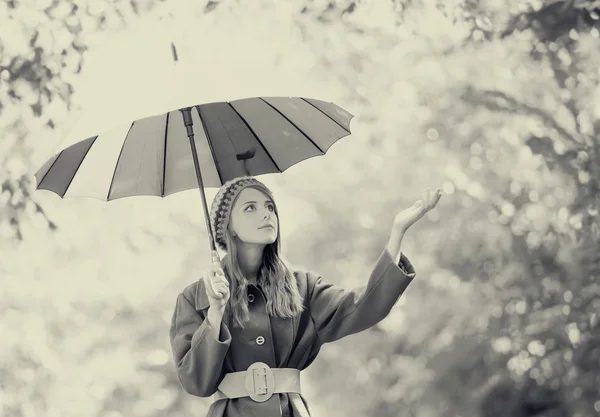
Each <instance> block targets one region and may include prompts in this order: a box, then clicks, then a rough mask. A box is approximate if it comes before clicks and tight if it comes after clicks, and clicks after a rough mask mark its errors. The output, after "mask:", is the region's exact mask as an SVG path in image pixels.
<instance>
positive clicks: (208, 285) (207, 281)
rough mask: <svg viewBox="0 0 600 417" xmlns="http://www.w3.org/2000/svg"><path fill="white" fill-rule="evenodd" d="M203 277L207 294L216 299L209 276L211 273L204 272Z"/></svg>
mask: <svg viewBox="0 0 600 417" xmlns="http://www.w3.org/2000/svg"><path fill="white" fill-rule="evenodd" d="M202 277H203V279H204V283H205V285H204V288H205V289H206V294H207V295H208V296H209V297H211V298H216V294H215V289H214V286H213V283H212V280H211V279H210V276H209V271H204V272H203V273H202Z"/></svg>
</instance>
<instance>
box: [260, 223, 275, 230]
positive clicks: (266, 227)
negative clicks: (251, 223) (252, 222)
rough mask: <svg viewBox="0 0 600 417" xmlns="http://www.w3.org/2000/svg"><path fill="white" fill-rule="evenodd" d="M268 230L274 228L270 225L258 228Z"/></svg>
mask: <svg viewBox="0 0 600 417" xmlns="http://www.w3.org/2000/svg"><path fill="white" fill-rule="evenodd" d="M268 228H271V229H273V230H275V228H274V227H273V226H272V225H270V224H267V225H265V226H261V227H259V229H268Z"/></svg>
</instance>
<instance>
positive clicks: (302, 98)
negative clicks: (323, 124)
mask: <svg viewBox="0 0 600 417" xmlns="http://www.w3.org/2000/svg"><path fill="white" fill-rule="evenodd" d="M300 99H301V100H304V101H305V102H307V103H308V104H310V105H311V106H313V107H314V108H315V109H317V110H319V111H320V112H321V113H323V114H324V115H325V116H326V117H328V118H329V119H331V120H332V121H333V122H334V123H335V124H337V125H338V126H339V127H341V128H342V129H344V130H345V131H346V132H348V133H351V132H350V131H349V130H348V129H346V128H345V127H344V126H342V125H341V124H339V123H338V122H337V121H336V120H335V119H332V118H331V117H329V115H328V114H327V113H325V112H324V111H323V110H321V109H320V108H318V107H317V106H315V105H314V104H312V103H311V102H310V101H308V100H307V99H305V98H304V97H300Z"/></svg>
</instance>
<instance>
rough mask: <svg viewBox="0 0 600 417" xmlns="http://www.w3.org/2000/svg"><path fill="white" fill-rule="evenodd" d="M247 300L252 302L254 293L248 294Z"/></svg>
mask: <svg viewBox="0 0 600 417" xmlns="http://www.w3.org/2000/svg"><path fill="white" fill-rule="evenodd" d="M248 301H249V302H253V301H254V294H248Z"/></svg>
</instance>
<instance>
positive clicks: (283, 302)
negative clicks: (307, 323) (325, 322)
mask: <svg viewBox="0 0 600 417" xmlns="http://www.w3.org/2000/svg"><path fill="white" fill-rule="evenodd" d="M251 187H252V188H255V189H257V190H259V191H262V192H263V193H265V194H266V195H268V196H269V198H270V199H271V201H273V207H274V211H275V214H276V215H277V238H276V239H275V242H273V243H270V244H268V245H266V246H265V248H264V250H263V258H262V264H261V266H260V268H259V272H258V277H257V284H258V285H260V287H261V289H262V291H263V293H264V295H265V298H266V301H267V313H268V314H269V316H273V317H281V318H292V317H296V316H298V315H299V314H300V313H302V310H303V300H302V295H301V294H300V291H299V289H298V285H297V283H296V278H295V277H294V275H293V274H292V272H291V271H290V268H289V267H288V266H287V265H286V263H285V262H284V261H283V259H282V258H281V256H280V253H281V239H280V231H279V214H278V212H277V206H276V205H275V200H274V199H273V196H272V194H271V192H270V191H269V190H268V189H267V188H265V187H262V186H260V185H252V186H251ZM233 204H235V201H234V202H233V203H232V205H233ZM225 242H226V243H227V256H225V257H224V258H223V261H224V262H223V270H224V272H225V275H226V276H227V278H228V279H229V282H230V297H229V302H228V303H227V304H228V305H227V306H226V312H228V313H227V314H228V316H229V317H231V318H232V319H233V324H234V326H236V327H241V328H243V327H244V323H246V322H247V321H248V320H249V313H248V280H247V279H246V277H245V276H244V273H243V272H242V268H241V266H240V263H239V260H238V248H237V246H236V241H235V239H234V237H233V231H232V229H231V217H230V218H229V224H228V225H227V228H226V231H225Z"/></svg>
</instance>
